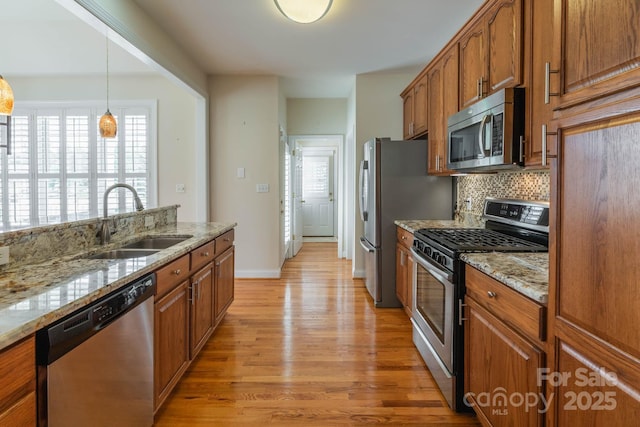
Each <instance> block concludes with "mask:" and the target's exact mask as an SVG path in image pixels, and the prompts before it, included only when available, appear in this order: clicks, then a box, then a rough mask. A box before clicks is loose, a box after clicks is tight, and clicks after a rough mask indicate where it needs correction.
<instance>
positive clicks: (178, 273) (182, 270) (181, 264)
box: [156, 254, 189, 300]
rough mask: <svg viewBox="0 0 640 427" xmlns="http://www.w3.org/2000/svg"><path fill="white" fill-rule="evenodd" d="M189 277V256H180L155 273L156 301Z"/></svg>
mask: <svg viewBox="0 0 640 427" xmlns="http://www.w3.org/2000/svg"><path fill="white" fill-rule="evenodd" d="M188 277H189V255H188V254H187V255H184V256H181V257H180V258H178V259H176V260H175V261H172V262H170V263H169V264H167V265H165V266H164V267H162V268H160V269H158V271H156V300H158V299H159V298H161V297H162V296H163V295H165V294H166V293H167V292H169V291H170V290H171V289H173V288H174V287H175V285H177V284H178V283H180V282H182V281H183V280H186V279H187V278H188Z"/></svg>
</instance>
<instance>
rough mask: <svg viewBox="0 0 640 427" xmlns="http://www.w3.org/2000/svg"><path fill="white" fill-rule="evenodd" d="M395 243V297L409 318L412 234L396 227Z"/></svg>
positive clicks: (411, 298) (412, 266)
mask: <svg viewBox="0 0 640 427" xmlns="http://www.w3.org/2000/svg"><path fill="white" fill-rule="evenodd" d="M397 236H398V239H397V243H396V296H397V297H398V299H399V300H400V302H401V303H402V306H403V307H404V311H405V312H406V313H407V316H409V317H411V310H412V306H413V270H414V264H413V263H414V261H413V257H412V256H411V251H410V248H411V245H413V234H411V233H410V232H409V231H407V230H405V229H403V228H401V227H397Z"/></svg>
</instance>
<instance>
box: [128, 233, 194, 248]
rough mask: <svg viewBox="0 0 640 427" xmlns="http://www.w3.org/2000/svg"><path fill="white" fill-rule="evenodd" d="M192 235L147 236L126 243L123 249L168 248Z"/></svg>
mask: <svg viewBox="0 0 640 427" xmlns="http://www.w3.org/2000/svg"><path fill="white" fill-rule="evenodd" d="M191 237H192V236H171V237H146V238H144V239H141V240H138V241H135V242H133V243H129V244H127V245H124V246H123V247H122V249H167V248H169V247H171V246H173V245H177V244H178V243H180V242H184V241H185V240H187V239H189V238H191Z"/></svg>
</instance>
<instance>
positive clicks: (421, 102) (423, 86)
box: [413, 76, 429, 136]
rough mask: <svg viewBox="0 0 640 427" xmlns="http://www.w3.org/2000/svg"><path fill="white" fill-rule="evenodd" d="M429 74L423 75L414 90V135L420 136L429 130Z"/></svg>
mask: <svg viewBox="0 0 640 427" xmlns="http://www.w3.org/2000/svg"><path fill="white" fill-rule="evenodd" d="M427 88H428V86H427V76H423V77H422V78H421V79H420V80H418V82H417V83H416V86H415V88H414V92H413V135H414V136H418V135H421V134H423V133H425V132H426V131H427V124H428V117H427V112H428V107H427V104H428V102H429V101H428V91H427Z"/></svg>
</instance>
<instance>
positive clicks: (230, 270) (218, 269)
mask: <svg viewBox="0 0 640 427" xmlns="http://www.w3.org/2000/svg"><path fill="white" fill-rule="evenodd" d="M234 253H235V252H234V247H231V248H229V249H227V250H226V252H224V253H223V254H222V255H220V256H219V257H218V258H216V261H215V276H216V282H215V323H216V324H217V323H218V322H220V320H222V317H224V314H225V313H226V312H227V309H228V308H229V306H230V305H231V303H232V302H233V296H234V279H235V274H234Z"/></svg>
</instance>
